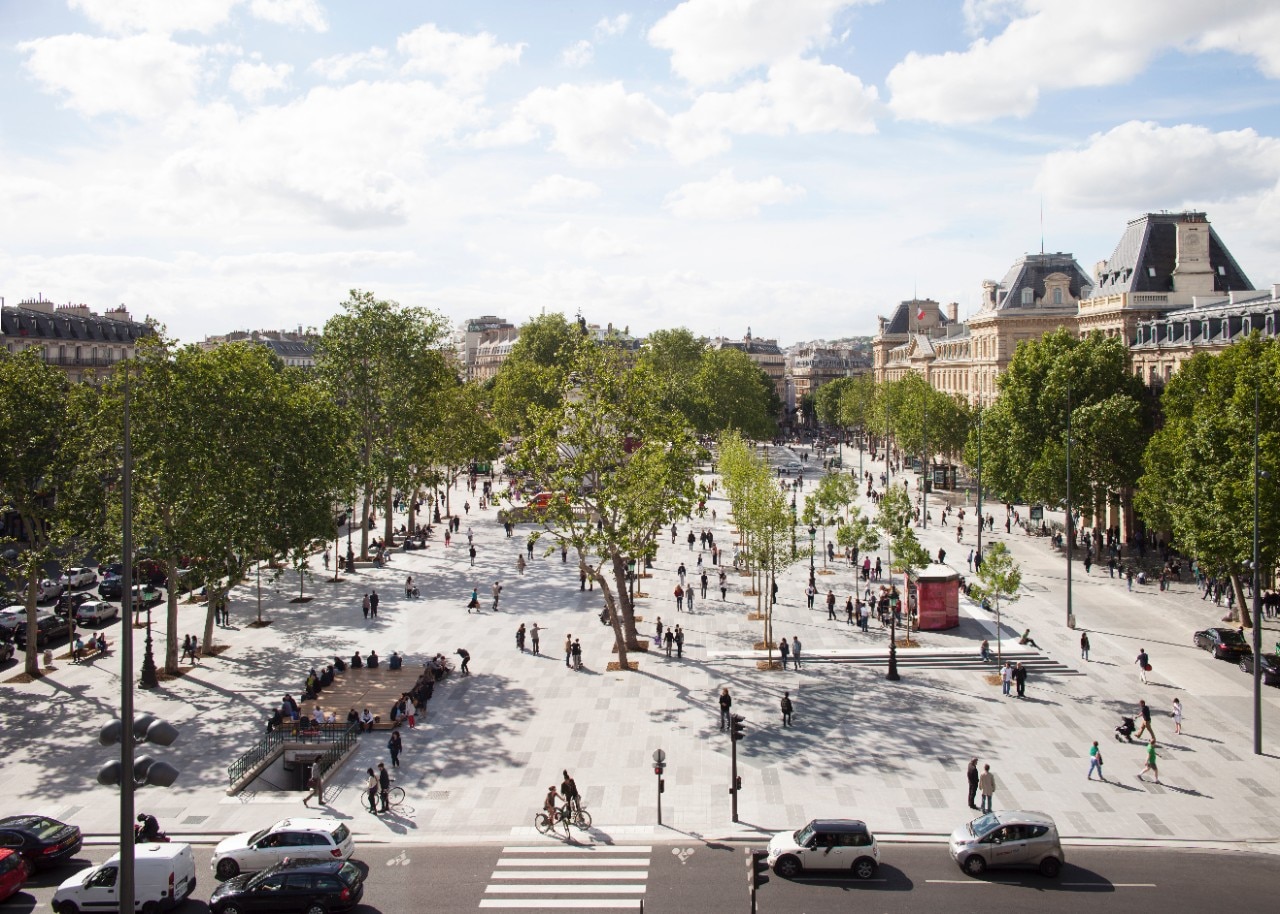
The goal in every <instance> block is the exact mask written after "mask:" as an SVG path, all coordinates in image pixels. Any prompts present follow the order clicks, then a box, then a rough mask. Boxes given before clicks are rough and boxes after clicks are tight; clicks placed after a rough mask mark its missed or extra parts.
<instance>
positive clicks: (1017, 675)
mask: <svg viewBox="0 0 1280 914" xmlns="http://www.w3.org/2000/svg"><path fill="white" fill-rule="evenodd" d="M1013 681H1014V682H1015V683H1016V684H1017V686H1018V697H1019V698H1026V697H1027V668H1026V667H1025V666H1023V665H1022V661H1018V665H1017V666H1015V667H1014V668H1013Z"/></svg>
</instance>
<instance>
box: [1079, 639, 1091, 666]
mask: <svg viewBox="0 0 1280 914" xmlns="http://www.w3.org/2000/svg"><path fill="white" fill-rule="evenodd" d="M1080 658H1081V659H1082V660H1085V661H1088V659H1089V633H1088V632H1081V633H1080Z"/></svg>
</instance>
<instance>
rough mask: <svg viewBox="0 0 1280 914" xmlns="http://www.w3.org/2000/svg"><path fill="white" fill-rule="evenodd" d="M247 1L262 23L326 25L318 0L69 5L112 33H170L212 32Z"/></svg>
mask: <svg viewBox="0 0 1280 914" xmlns="http://www.w3.org/2000/svg"><path fill="white" fill-rule="evenodd" d="M246 2H248V9H249V13H250V15H252V16H254V17H255V18H257V19H261V20H263V21H265V22H272V23H275V24H276V25H289V26H305V27H307V28H310V29H313V30H314V31H317V32H323V31H325V30H326V29H328V27H329V26H328V23H327V22H326V21H325V17H324V11H323V10H322V9H321V8H320V5H319V3H318V2H317V0H68V5H69V6H70V7H71V8H72V9H74V10H79V11H80V12H81V13H83V14H84V15H85V17H86V18H88V19H89V20H90V21H91V22H93V23H94V24H95V25H97V26H99V27H100V28H102V29H103V30H104V31H107V32H110V33H112V34H114V35H131V34H135V33H138V32H151V33H155V34H160V35H170V34H173V33H174V32H202V33H207V32H211V31H213V30H214V29H215V28H217V27H218V26H221V25H223V24H224V23H226V22H227V21H228V20H229V19H230V18H231V12H232V10H233V9H234V8H235V7H237V6H242V5H244V4H245V3H246Z"/></svg>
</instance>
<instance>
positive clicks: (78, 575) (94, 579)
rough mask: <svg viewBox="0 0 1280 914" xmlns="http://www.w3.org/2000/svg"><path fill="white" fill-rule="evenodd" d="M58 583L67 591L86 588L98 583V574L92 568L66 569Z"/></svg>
mask: <svg viewBox="0 0 1280 914" xmlns="http://www.w3.org/2000/svg"><path fill="white" fill-rule="evenodd" d="M58 583H60V584H61V585H62V586H63V587H66V588H68V589H70V588H75V587H88V586H89V585H91V584H97V583H98V572H96V571H94V570H93V569H92V568H68V569H67V570H66V572H65V573H64V574H63V575H62V577H61V578H59V579H58Z"/></svg>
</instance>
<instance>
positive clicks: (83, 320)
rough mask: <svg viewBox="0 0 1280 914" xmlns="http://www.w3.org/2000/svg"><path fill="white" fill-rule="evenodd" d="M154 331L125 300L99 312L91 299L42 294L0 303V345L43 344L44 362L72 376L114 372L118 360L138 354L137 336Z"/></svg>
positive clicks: (18, 348)
mask: <svg viewBox="0 0 1280 914" xmlns="http://www.w3.org/2000/svg"><path fill="white" fill-rule="evenodd" d="M153 333H155V330H154V328H153V327H152V326H151V325H150V324H149V323H145V322H139V321H135V320H134V319H133V318H132V317H130V316H129V312H128V311H127V310H126V309H125V307H124V305H121V306H120V307H118V308H113V309H111V310H110V311H107V312H106V313H104V314H95V313H94V312H93V311H91V310H89V306H88V305H82V304H77V305H70V304H68V305H56V306H55V305H54V303H53V302H51V301H46V300H45V299H43V298H37V299H28V300H26V301H21V302H19V303H18V304H17V305H16V306H10V305H6V306H4V307H3V308H0V346H4V348H5V349H6V350H8V351H9V352H10V353H11V354H14V355H16V354H17V353H19V352H23V351H25V350H27V349H33V348H39V349H41V350H43V355H44V360H45V362H47V363H48V364H50V365H56V366H57V367H58V368H61V369H62V370H63V371H64V372H66V375H67V378H68V380H70V381H73V382H75V381H88V380H94V381H101V380H103V379H104V378H107V377H109V376H110V375H111V373H112V371H114V370H115V366H116V364H117V363H118V362H120V361H122V360H124V359H129V358H132V357H133V355H134V353H135V352H136V349H137V344H138V340H140V339H142V338H143V337H147V336H151V335H152V334H153Z"/></svg>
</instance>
